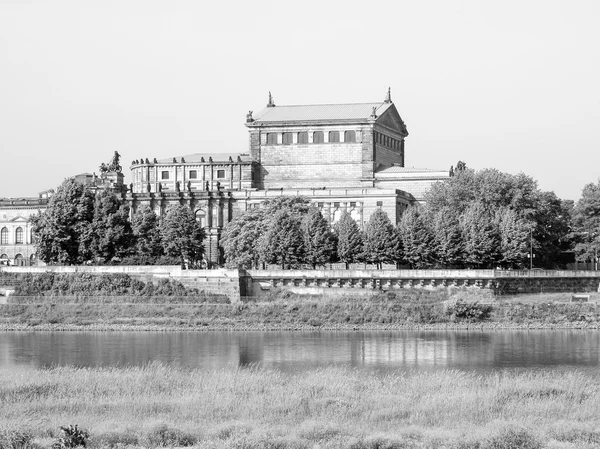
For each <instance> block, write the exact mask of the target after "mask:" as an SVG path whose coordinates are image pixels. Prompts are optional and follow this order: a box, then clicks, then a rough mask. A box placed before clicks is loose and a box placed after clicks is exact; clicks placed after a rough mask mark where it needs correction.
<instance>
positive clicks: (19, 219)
mask: <svg viewBox="0 0 600 449" xmlns="http://www.w3.org/2000/svg"><path fill="white" fill-rule="evenodd" d="M8 221H10V222H12V223H19V222H20V223H27V222H28V221H29V220H28V219H27V218H25V217H23V216H22V215H17V216H16V217H13V218H11V219H10V220H8Z"/></svg>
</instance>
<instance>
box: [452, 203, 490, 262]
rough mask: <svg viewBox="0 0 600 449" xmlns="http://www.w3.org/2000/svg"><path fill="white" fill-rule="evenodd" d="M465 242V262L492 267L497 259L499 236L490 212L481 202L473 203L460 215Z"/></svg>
mask: <svg viewBox="0 0 600 449" xmlns="http://www.w3.org/2000/svg"><path fill="white" fill-rule="evenodd" d="M460 227H461V233H462V238H463V243H464V263H465V264H466V265H467V266H470V267H476V268H479V267H490V266H492V264H493V263H494V262H495V261H497V258H498V247H499V237H498V233H497V229H496V227H495V226H494V222H493V220H492V218H491V216H490V213H489V212H488V211H487V210H486V209H485V207H484V205H483V204H481V203H472V204H470V205H469V206H467V208H466V209H465V211H464V213H463V215H462V216H461V217H460Z"/></svg>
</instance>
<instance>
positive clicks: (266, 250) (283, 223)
mask: <svg viewBox="0 0 600 449" xmlns="http://www.w3.org/2000/svg"><path fill="white" fill-rule="evenodd" d="M269 221H270V222H269V227H268V229H267V231H266V232H265V233H264V234H263V235H262V236H261V241H260V252H261V258H262V260H264V261H265V262H266V263H273V264H278V265H281V267H282V268H286V267H287V268H297V267H298V266H299V265H300V264H302V263H303V262H304V258H305V254H306V249H305V247H304V236H303V235H302V229H301V227H300V217H299V216H298V214H295V213H294V211H293V210H292V211H290V210H288V209H283V210H280V211H278V212H276V213H275V215H273V216H272V219H271V220H269Z"/></svg>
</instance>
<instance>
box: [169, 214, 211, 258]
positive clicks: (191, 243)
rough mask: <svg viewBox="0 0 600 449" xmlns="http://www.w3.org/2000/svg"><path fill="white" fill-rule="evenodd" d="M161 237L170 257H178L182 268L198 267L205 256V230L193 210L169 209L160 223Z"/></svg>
mask: <svg viewBox="0 0 600 449" xmlns="http://www.w3.org/2000/svg"><path fill="white" fill-rule="evenodd" d="M160 236H161V240H162V244H163V248H164V249H165V253H166V254H167V255H168V256H174V257H178V258H179V260H180V262H181V266H182V267H185V266H186V261H187V262H188V265H189V266H192V267H193V266H196V265H197V264H198V263H199V262H200V261H201V260H202V256H204V237H205V235H204V230H203V229H202V227H201V225H200V223H198V221H196V217H195V215H194V213H193V212H192V210H191V209H190V208H189V207H187V206H182V205H177V206H174V207H172V208H171V209H169V211H168V212H167V214H166V215H165V217H164V218H163V219H162V221H161V223H160Z"/></svg>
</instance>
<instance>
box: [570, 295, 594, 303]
mask: <svg viewBox="0 0 600 449" xmlns="http://www.w3.org/2000/svg"><path fill="white" fill-rule="evenodd" d="M589 300H590V295H573V296H571V302H588V301H589Z"/></svg>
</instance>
